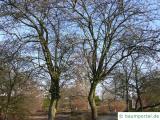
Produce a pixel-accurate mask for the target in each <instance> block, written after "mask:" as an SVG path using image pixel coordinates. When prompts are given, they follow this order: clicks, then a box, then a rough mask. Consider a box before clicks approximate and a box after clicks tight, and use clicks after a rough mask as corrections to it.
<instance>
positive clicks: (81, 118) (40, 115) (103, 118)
mask: <svg viewBox="0 0 160 120" xmlns="http://www.w3.org/2000/svg"><path fill="white" fill-rule="evenodd" d="M85 116H86V113H83V114H77V115H72V116H71V115H70V114H57V118H56V120H77V119H78V120H89V119H88V118H87V117H85ZM30 120H47V113H44V112H40V111H39V112H37V113H36V114H34V115H32V116H30ZM98 120H117V115H116V114H106V115H99V117H98Z"/></svg>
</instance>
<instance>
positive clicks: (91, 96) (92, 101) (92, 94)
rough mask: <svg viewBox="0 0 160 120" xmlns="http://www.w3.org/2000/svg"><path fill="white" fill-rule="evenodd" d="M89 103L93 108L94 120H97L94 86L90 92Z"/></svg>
mask: <svg viewBox="0 0 160 120" xmlns="http://www.w3.org/2000/svg"><path fill="white" fill-rule="evenodd" d="M88 101H89V105H90V107H91V115H92V120H97V117H98V114H97V109H96V102H95V87H93V85H92V87H91V89H90V92H89V96H88Z"/></svg>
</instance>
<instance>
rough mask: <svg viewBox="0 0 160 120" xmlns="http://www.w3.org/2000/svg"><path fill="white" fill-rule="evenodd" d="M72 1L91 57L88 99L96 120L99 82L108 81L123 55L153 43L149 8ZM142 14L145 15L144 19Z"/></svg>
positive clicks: (114, 2)
mask: <svg viewBox="0 0 160 120" xmlns="http://www.w3.org/2000/svg"><path fill="white" fill-rule="evenodd" d="M122 2H123V3H122ZM68 5H69V6H70V8H72V11H69V12H73V13H71V14H70V15H71V17H72V19H73V20H74V21H75V22H76V23H77V24H78V26H79V28H80V29H81V31H82V32H83V35H82V39H83V45H82V49H83V52H82V53H83V57H84V58H85V59H86V61H87V65H86V67H87V68H88V71H87V72H88V78H89V79H90V92H89V95H88V100H89V104H90V107H91V111H92V120H96V119H97V110H96V104H95V90H96V87H97V85H98V84H99V83H100V82H102V81H104V80H105V79H106V77H107V76H108V75H109V74H110V73H111V72H112V71H113V69H114V68H115V67H116V66H117V64H119V63H120V62H121V61H122V60H123V59H125V58H127V57H128V56H130V55H131V54H134V53H136V52H138V51H139V50H143V51H144V50H146V49H147V48H148V47H150V46H145V45H150V44H148V43H149V42H147V41H150V40H151V39H150V38H152V37H153V36H151V34H150V35H149V34H148V32H147V31H149V30H147V28H146V27H144V25H147V24H146V21H145V19H146V12H145V9H143V8H142V6H141V4H140V3H139V4H138V3H136V2H135V1H130V0H126V1H118V4H117V0H111V1H108V0H106V1H101V0H96V1H84V0H79V1H77V2H76V4H75V3H74V2H73V1H68ZM122 7H123V9H122ZM140 8H142V9H140ZM141 16H143V19H140V18H141ZM141 20H142V21H143V20H144V22H142V21H141ZM144 31H145V32H144ZM153 31H154V30H153ZM151 33H152V34H153V32H151ZM154 33H155V32H154ZM146 34H148V36H147V37H146ZM156 37H157V36H156ZM149 39H150V40H149ZM152 40H153V39H152Z"/></svg>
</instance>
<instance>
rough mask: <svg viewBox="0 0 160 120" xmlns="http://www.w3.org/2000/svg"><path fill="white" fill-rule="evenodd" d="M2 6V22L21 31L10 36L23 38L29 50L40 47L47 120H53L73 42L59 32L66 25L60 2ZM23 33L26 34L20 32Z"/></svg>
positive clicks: (10, 1)
mask: <svg viewBox="0 0 160 120" xmlns="http://www.w3.org/2000/svg"><path fill="white" fill-rule="evenodd" d="M1 6H2V7H5V10H4V11H2V13H3V15H4V19H8V20H9V21H10V22H11V23H12V24H14V25H18V28H17V27H14V29H16V30H17V29H21V31H18V30H17V31H18V32H17V31H16V32H15V31H14V32H12V34H13V35H16V36H18V35H19V34H20V35H21V37H22V38H23V39H22V41H21V42H25V43H30V45H32V46H34V45H35V46H36V45H37V43H38V45H40V48H41V49H40V50H42V53H43V56H44V59H43V60H44V61H45V63H46V66H45V67H46V68H47V72H48V73H49V76H50V79H51V82H50V90H49V92H50V95H51V100H50V106H49V113H48V120H54V119H55V115H56V110H57V104H58V100H59V98H60V85H59V84H60V77H61V75H62V73H63V72H65V71H66V70H67V67H68V66H69V65H70V64H69V62H68V61H69V60H70V55H71V53H72V51H73V42H74V38H73V37H72V36H71V35H70V36H69V35H63V32H62V31H61V29H62V28H64V25H65V22H63V23H62V22H61V21H65V16H64V14H63V12H62V11H61V10H60V9H59V8H62V7H63V1H52V0H47V1H43V0H41V1H26V0H24V1H23V0H22V1H18V0H17V1H15V0H4V1H2V2H1ZM22 29H26V30H24V31H22ZM64 29H65V28H64ZM62 35H63V36H62ZM34 55H35V56H38V55H37V54H34ZM34 55H33V56H34ZM37 58H39V57H37ZM40 61H41V62H39V63H40V64H42V59H41V60H40Z"/></svg>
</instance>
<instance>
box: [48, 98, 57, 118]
mask: <svg viewBox="0 0 160 120" xmlns="http://www.w3.org/2000/svg"><path fill="white" fill-rule="evenodd" d="M57 102H58V100H57V99H53V98H51V101H50V105H49V111H48V120H55V117H56V112H57Z"/></svg>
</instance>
